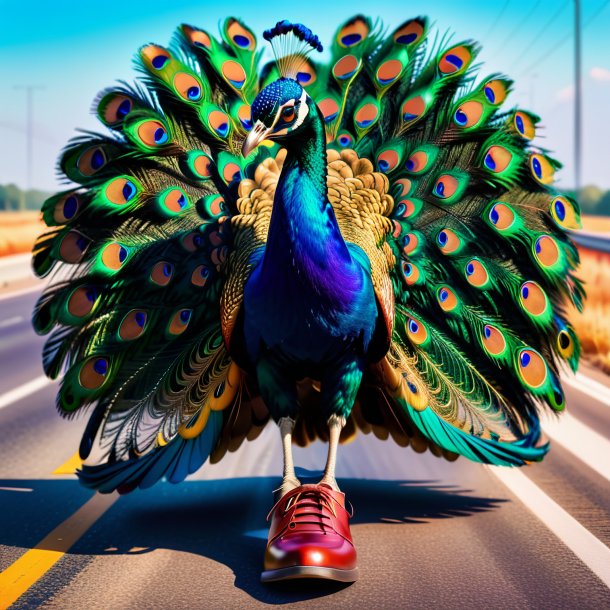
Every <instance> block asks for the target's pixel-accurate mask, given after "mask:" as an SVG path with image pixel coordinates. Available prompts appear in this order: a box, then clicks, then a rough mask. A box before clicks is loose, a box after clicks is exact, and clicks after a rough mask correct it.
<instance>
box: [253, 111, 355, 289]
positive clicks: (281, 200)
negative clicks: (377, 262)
mask: <svg viewBox="0 0 610 610" xmlns="http://www.w3.org/2000/svg"><path fill="white" fill-rule="evenodd" d="M286 148H287V150H288V154H287V156H286V160H285V162H284V167H283V170H282V174H281V176H280V179H279V182H278V186H277V189H276V192H275V198H274V201H273V212H272V215H271V222H270V226H269V235H268V238H267V246H266V248H265V257H264V261H263V272H265V271H269V272H271V271H272V269H273V270H274V272H276V271H277V267H278V261H284V262H285V263H288V264H289V265H290V266H291V267H292V268H293V269H294V270H295V271H296V272H297V273H299V274H304V275H305V278H304V279H309V280H311V281H312V282H313V283H316V284H317V283H319V282H320V281H321V282H322V283H323V284H327V283H328V282H327V281H325V279H324V278H323V277H320V276H321V275H323V274H328V273H329V272H332V270H333V269H337V268H340V267H342V266H344V265H345V264H349V262H350V261H351V257H350V254H349V251H348V249H347V247H346V245H345V242H344V241H343V237H342V236H341V232H340V231H339V226H338V224H337V219H336V217H335V213H334V211H333V208H332V206H331V205H330V203H329V202H328V194H327V188H326V143H325V138H324V127H323V125H322V121H321V120H320V118H319V117H318V116H317V113H316V114H315V115H314V116H313V117H311V120H310V124H309V128H308V129H307V130H306V133H305V135H304V136H303V137H301V138H300V139H299V141H298V142H292V143H290V144H288V145H287V146H286ZM329 279H330V278H329V277H327V278H326V280H329Z"/></svg>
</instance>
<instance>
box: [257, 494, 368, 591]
mask: <svg viewBox="0 0 610 610" xmlns="http://www.w3.org/2000/svg"><path fill="white" fill-rule="evenodd" d="M351 516H352V515H350V514H349V513H348V512H347V510H346V509H345V495H344V494H343V493H341V492H340V491H335V490H334V489H332V488H331V487H329V486H328V485H325V484H322V485H301V486H300V487H297V488H296V489H293V490H292V491H289V492H288V493H287V494H286V495H285V496H284V497H283V498H281V500H280V501H279V502H277V504H276V505H275V506H274V507H273V508H272V509H271V512H270V513H269V515H268V516H267V519H269V517H271V527H270V528H269V541H268V543H267V550H266V551H265V571H264V572H263V573H262V575H261V580H262V581H263V582H271V581H274V580H288V579H291V578H326V579H329V580H338V581H341V582H354V581H355V580H356V579H357V578H358V568H357V567H356V549H355V548H354V543H353V542H352V535H351V533H350V530H349V522H348V521H349V518H350V517H351Z"/></svg>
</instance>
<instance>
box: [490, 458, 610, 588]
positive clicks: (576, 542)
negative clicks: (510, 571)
mask: <svg viewBox="0 0 610 610" xmlns="http://www.w3.org/2000/svg"><path fill="white" fill-rule="evenodd" d="M488 468H489V470H490V471H491V472H492V473H493V474H494V475H495V476H496V477H497V478H498V479H499V480H500V481H501V482H502V483H503V484H504V485H506V487H508V489H510V491H512V492H513V493H514V494H515V495H516V496H517V497H518V498H519V500H520V501H521V502H522V503H523V504H524V505H525V507H526V508H527V509H528V510H529V511H530V512H532V513H533V514H534V515H535V516H536V517H537V518H538V519H540V521H542V523H544V525H546V527H547V528H548V529H549V530H551V531H552V532H553V533H554V534H555V535H556V536H557V537H558V538H559V540H561V542H563V544H565V545H566V546H567V547H568V548H569V549H570V550H571V551H572V552H573V553H574V555H576V557H578V558H579V559H580V560H581V561H582V562H583V563H584V564H585V565H586V566H587V567H588V568H589V569H590V570H591V571H592V572H593V573H594V574H595V575H596V576H597V577H598V578H599V579H600V580H601V581H602V582H603V583H604V584H605V585H606V587H608V588H610V549H609V548H608V547H607V546H606V545H605V544H604V543H603V542H601V540H598V539H597V538H596V537H595V536H594V535H593V534H592V533H591V532H590V531H589V530H587V529H586V528H584V527H583V526H582V525H581V524H580V523H579V522H578V521H576V519H574V517H572V516H571V515H570V514H569V513H567V512H566V511H565V510H564V509H563V508H561V506H559V504H557V502H555V501H554V500H552V499H551V498H549V496H547V495H546V494H545V493H544V492H543V491H542V489H540V487H538V486H537V485H536V484H535V483H533V482H532V481H531V480H530V479H528V478H527V476H526V475H525V474H523V472H520V471H519V470H517V469H516V468H502V467H501V466H489V467H488Z"/></svg>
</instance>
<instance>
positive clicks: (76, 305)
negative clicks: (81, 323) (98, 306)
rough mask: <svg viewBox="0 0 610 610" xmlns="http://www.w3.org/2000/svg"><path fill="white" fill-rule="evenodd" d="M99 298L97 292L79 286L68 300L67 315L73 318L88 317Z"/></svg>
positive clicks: (90, 288)
mask: <svg viewBox="0 0 610 610" xmlns="http://www.w3.org/2000/svg"><path fill="white" fill-rule="evenodd" d="M98 297H99V292H98V291H97V290H96V289H95V288H93V287H91V286H79V287H78V288H77V289H76V290H74V292H72V294H71V295H70V298H69V300H68V313H69V314H70V315H72V316H74V317H75V318H84V317H85V316H87V315H89V314H90V313H91V311H92V310H93V307H94V306H95V303H96V301H97V299H98Z"/></svg>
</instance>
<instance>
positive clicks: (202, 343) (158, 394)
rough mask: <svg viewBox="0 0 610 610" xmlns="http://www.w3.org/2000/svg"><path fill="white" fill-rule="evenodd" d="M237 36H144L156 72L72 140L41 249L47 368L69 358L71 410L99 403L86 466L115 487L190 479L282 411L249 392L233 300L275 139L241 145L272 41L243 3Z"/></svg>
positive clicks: (92, 482) (56, 369)
mask: <svg viewBox="0 0 610 610" xmlns="http://www.w3.org/2000/svg"><path fill="white" fill-rule="evenodd" d="M221 37H222V40H217V39H216V38H214V37H213V36H211V35H209V34H208V33H206V32H204V31H203V30H200V29H197V28H193V27H192V26H181V27H180V28H179V30H178V32H177V33H176V36H175V39H174V41H173V43H172V45H170V47H168V48H166V47H163V46H160V45H156V44H148V45H145V46H144V47H142V48H141V49H140V51H139V52H138V55H137V57H136V64H137V66H138V68H139V70H140V71H141V72H142V78H141V82H140V84H138V85H136V86H129V85H126V84H120V85H119V86H116V87H113V88H110V89H107V90H105V91H103V92H102V93H101V94H100V95H99V97H98V98H97V100H96V102H95V112H96V114H97V116H98V118H99V120H100V122H101V123H102V124H103V125H104V126H105V127H106V128H107V131H108V132H107V133H106V134H103V135H98V134H89V133H86V134H84V135H83V136H81V137H79V138H77V139H75V140H73V141H72V142H70V143H69V145H68V146H67V148H66V149H65V151H64V153H63V155H62V157H61V159H60V162H59V168H60V171H61V173H62V175H64V176H65V178H66V182H67V183H68V187H67V188H66V190H65V191H63V192H61V193H59V194H57V195H55V196H54V197H52V198H50V199H49V200H48V201H47V202H46V203H45V204H44V207H43V216H44V220H45V222H46V224H47V225H48V226H49V231H48V232H47V233H45V234H44V235H42V236H41V237H40V238H39V239H38V241H37V242H36V245H35V248H34V258H33V265H34V269H35V271H36V273H37V274H38V275H40V276H47V275H50V276H51V283H50V285H49V286H48V287H47V288H46V290H45V291H44V293H43V295H42V297H41V298H40V300H39V302H38V304H37V306H36V309H35V312H34V315H33V323H34V327H35V328H36V330H37V331H38V332H39V333H41V334H49V333H50V337H49V339H48V340H47V343H46V346H45V349H44V355H43V358H44V368H45V372H46V373H47V375H49V376H50V377H52V378H56V377H58V376H60V374H62V373H63V378H62V382H61V388H60V391H59V393H58V397H57V407H58V409H59V411H60V413H61V414H62V415H63V416H66V417H71V416H73V415H75V414H77V413H79V412H82V411H84V410H86V409H88V410H89V421H88V423H87V426H86V429H85V432H84V435H83V438H82V441H81V444H80V455H81V458H82V459H84V460H86V462H85V465H84V466H83V469H82V471H81V472H80V477H81V479H82V480H83V482H84V483H85V484H86V485H89V486H91V487H94V488H98V489H100V490H102V491H111V490H113V489H119V490H121V491H129V490H131V489H133V488H134V487H136V486H140V487H146V486H148V485H151V484H153V483H154V482H155V481H157V480H158V479H159V478H161V477H163V476H166V477H167V478H168V479H169V480H171V481H174V482H176V481H180V480H182V479H184V477H185V476H186V475H187V474H189V473H191V472H193V471H194V470H196V469H197V468H199V466H201V465H202V464H203V462H204V461H205V460H206V459H207V458H208V457H209V456H210V454H211V453H212V452H213V451H214V450H216V455H221V454H222V453H223V451H226V450H227V448H229V449H234V448H235V447H236V446H237V445H239V443H240V442H241V440H243V439H244V438H246V437H248V436H250V437H251V436H252V435H253V434H255V433H256V430H259V429H260V427H261V426H262V425H264V423H265V422H266V419H265V413H261V412H260V410H259V411H255V409H254V408H249V407H248V404H249V403H248V400H247V397H246V400H245V401H244V406H243V408H240V405H241V399H242V394H243V392H244V391H245V388H246V383H245V378H244V373H243V372H242V371H241V369H240V368H239V367H238V366H237V365H236V364H235V363H234V362H233V361H232V359H231V357H230V356H229V352H228V349H227V345H228V342H229V340H230V332H227V331H226V328H225V327H223V324H222V316H221V307H220V305H219V302H220V299H221V294H222V293H223V288H224V287H225V285H227V284H229V285H232V280H231V278H232V274H233V273H238V274H239V273H240V271H235V272H234V271H233V270H232V269H230V268H229V267H228V257H229V254H230V253H235V251H236V250H239V248H241V247H242V244H243V243H244V240H243V238H240V237H239V236H238V240H237V242H236V241H235V240H234V238H233V235H232V232H231V223H230V220H231V218H232V217H234V216H239V214H238V213H237V212H238V211H237V207H236V202H237V190H238V187H239V183H240V182H241V181H242V180H245V179H246V178H248V177H249V176H250V177H252V176H253V175H254V171H255V168H256V166H257V165H258V164H259V162H260V161H261V160H262V159H263V158H265V157H266V156H267V155H268V154H269V151H268V150H266V149H262V150H261V151H259V152H257V153H256V154H253V155H251V157H250V158H248V159H245V160H244V159H242V158H241V155H240V152H239V151H240V145H241V141H242V140H243V137H244V136H245V135H246V133H247V131H248V129H250V127H251V121H250V114H249V102H250V101H251V100H252V99H253V97H254V95H255V94H256V91H257V90H258V77H257V65H258V54H257V52H256V38H255V37H254V35H253V34H252V33H251V32H250V30H249V29H248V28H247V27H246V26H245V25H244V24H242V23H241V22H239V21H238V20H236V19H232V18H230V19H227V20H226V21H225V23H224V24H223V26H222V32H221ZM242 285H243V283H242ZM223 339H224V340H223ZM223 439H228V440H227V442H226V443H224V440H223ZM223 443H224V444H223Z"/></svg>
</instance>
